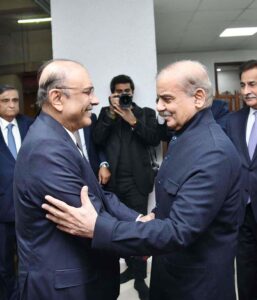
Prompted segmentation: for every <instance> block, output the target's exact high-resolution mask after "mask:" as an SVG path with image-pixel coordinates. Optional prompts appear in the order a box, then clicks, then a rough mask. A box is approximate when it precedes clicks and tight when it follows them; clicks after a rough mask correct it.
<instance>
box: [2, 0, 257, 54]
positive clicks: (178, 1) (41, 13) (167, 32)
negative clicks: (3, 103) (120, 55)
mask: <svg viewBox="0 0 257 300" xmlns="http://www.w3.org/2000/svg"><path fill="white" fill-rule="evenodd" d="M49 2H50V0H12V1H10V0H1V1H0V39H1V35H6V34H9V33H10V32H12V31H13V30H17V23H16V22H17V19H18V18H26V17H35V16H37V17H45V16H48V13H47V9H46V8H47V7H48V9H49V6H50V5H49ZM154 7H155V22H156V41H157V52H158V54H165V53H176V52H196V51H197V52H198V51H219V50H236V49H245V50H250V49H257V34H255V35H254V36H251V37H233V38H220V37H219V34H220V33H221V32H222V31H223V30H224V29H225V28H227V27H239V26H242V27H249V26H257V0H154ZM21 26H26V25H21ZM27 26H28V25H27ZM29 26H30V27H29V28H30V29H31V30H37V29H42V28H49V29H50V24H40V25H39V24H37V25H29Z"/></svg>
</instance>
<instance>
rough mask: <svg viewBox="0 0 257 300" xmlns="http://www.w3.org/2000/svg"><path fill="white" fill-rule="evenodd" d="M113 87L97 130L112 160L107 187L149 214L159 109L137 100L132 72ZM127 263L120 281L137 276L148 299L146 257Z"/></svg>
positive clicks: (116, 80) (97, 137)
mask: <svg viewBox="0 0 257 300" xmlns="http://www.w3.org/2000/svg"><path fill="white" fill-rule="evenodd" d="M110 89H111V95H110V97H109V103H110V105H109V106H108V107H103V108H102V110H101V112H100V115H99V118H98V120H97V122H96V125H95V128H94V132H93V139H94V142H95V144H97V145H99V146H102V147H104V151H105V154H106V157H107V160H108V162H109V164H110V171H111V174H112V176H111V179H110V181H109V182H108V184H107V186H106V189H107V190H108V191H111V192H114V193H115V194H116V195H117V196H118V198H119V199H120V200H121V201H122V202H123V203H124V204H126V205H127V206H128V207H130V208H133V209H134V210H136V211H138V212H139V213H142V214H144V215H145V214H147V203H148V195H149V193H150V192H151V191H152V189H153V178H154V175H153V170H152V168H151V163H150V156H149V151H148V149H149V146H157V145H158V144H159V137H158V134H157V121H156V115H155V111H154V110H153V109H150V108H140V107H139V106H137V105H136V104H135V103H134V102H133V94H134V89H135V86H134V82H133V81H132V79H131V78H130V77H129V76H126V75H118V76H116V77H114V78H113V79H112V81H111V83H110ZM126 263H127V265H128V268H127V269H126V270H125V272H124V273H122V274H121V278H120V282H121V283H125V282H127V281H128V280H130V279H133V278H135V283H134V287H135V289H136V290H137V291H138V293H139V297H140V299H148V288H147V286H146V284H145V281H144V278H145V277H146V261H144V260H143V259H142V258H141V257H130V258H126Z"/></svg>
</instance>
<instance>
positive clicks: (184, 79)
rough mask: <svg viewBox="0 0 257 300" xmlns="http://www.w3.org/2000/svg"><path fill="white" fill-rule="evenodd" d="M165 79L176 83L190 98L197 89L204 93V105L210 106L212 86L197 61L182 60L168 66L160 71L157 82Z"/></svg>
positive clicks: (202, 66) (204, 69)
mask: <svg viewBox="0 0 257 300" xmlns="http://www.w3.org/2000/svg"><path fill="white" fill-rule="evenodd" d="M163 78H165V79H166V80H170V81H171V82H174V81H176V82H177V84H178V85H179V86H181V88H182V90H184V92H185V93H187V94H188V95H189V96H192V95H193V94H194V93H195V91H196V90H197V89H198V88H202V89H203V90H204V91H205V93H206V105H205V107H207V106H211V105H212V98H213V96H212V93H213V92H212V85H211V82H210V79H209V76H208V73H207V70H206V68H205V66H204V65H202V64H201V63H199V62H197V61H191V60H182V61H178V62H175V63H173V64H171V65H168V66H167V67H165V68H164V69H162V70H161V71H160V73H159V74H158V76H157V81H158V80H161V79H163Z"/></svg>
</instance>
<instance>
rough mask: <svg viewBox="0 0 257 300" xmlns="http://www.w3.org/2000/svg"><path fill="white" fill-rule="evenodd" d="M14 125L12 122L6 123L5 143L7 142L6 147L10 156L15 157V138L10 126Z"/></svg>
mask: <svg viewBox="0 0 257 300" xmlns="http://www.w3.org/2000/svg"><path fill="white" fill-rule="evenodd" d="M13 126H14V125H13V124H12V123H10V124H8V125H7V130H8V132H7V144H8V148H9V149H10V151H11V153H12V156H13V157H14V158H15V159H16V158H17V148H16V144H15V139H14V136H13V133H12V127H13Z"/></svg>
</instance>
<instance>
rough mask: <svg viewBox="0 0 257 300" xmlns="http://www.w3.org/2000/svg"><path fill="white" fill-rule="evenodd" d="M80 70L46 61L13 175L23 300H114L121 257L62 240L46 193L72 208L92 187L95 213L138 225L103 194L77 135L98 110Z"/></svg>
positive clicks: (128, 212) (68, 63) (81, 242)
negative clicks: (36, 110) (49, 215)
mask: <svg viewBox="0 0 257 300" xmlns="http://www.w3.org/2000/svg"><path fill="white" fill-rule="evenodd" d="M93 91H94V89H93V86H92V82H91V79H90V77H89V75H88V73H87V71H86V70H85V68H84V67H83V66H82V65H81V64H79V63H77V62H73V61H70V60H54V61H50V62H48V63H46V64H45V65H44V66H43V67H42V70H41V72H40V77H39V90H38V104H39V106H40V107H41V108H42V109H41V113H40V114H39V116H38V117H37V119H36V120H35V122H34V124H33V125H32V126H31V128H30V131H29V133H28V135H27V137H26V140H25V141H24V143H23V146H22V147H21V150H20V153H19V156H18V159H17V162H16V168H15V175H14V203H15V212H16V229H17V241H18V252H19V287H20V293H21V299H23V300H35V299H48V300H59V299H62V300H70V299H76V300H91V299H94V300H106V299H108V300H115V299H117V297H118V294H119V259H118V256H116V255H112V254H108V253H105V252H103V251H97V250H96V251H94V250H92V248H91V241H90V240H89V239H82V238H76V237H72V236H69V235H67V234H63V233H62V232H61V231H59V230H58V229H57V228H56V226H55V225H54V224H53V223H52V222H49V221H48V220H47V219H45V217H44V211H43V210H42V208H41V205H42V202H43V200H44V196H45V194H46V193H49V192H51V193H52V194H54V195H55V196H56V197H62V198H64V199H65V200H66V202H67V203H68V204H70V205H72V206H74V207H76V206H79V205H80V189H81V187H82V186H83V185H84V184H87V185H88V187H89V194H90V195H91V197H92V201H93V202H94V205H95V208H96V211H97V212H98V213H99V214H101V215H105V216H107V215H109V214H108V212H109V213H110V214H111V215H113V216H115V218H117V219H123V218H125V219H127V220H131V221H132V220H133V221H135V220H136V218H137V217H138V213H136V212H134V211H132V210H130V209H128V208H127V207H125V205H123V204H121V203H120V202H119V201H118V199H117V198H116V197H115V196H114V195H112V194H110V193H105V194H104V192H103V191H102V189H101V187H100V185H99V183H98V181H97V179H96V177H95V175H94V173H93V171H92V169H91V167H90V165H89V163H88V161H87V159H86V158H85V157H84V156H83V153H82V151H81V149H80V148H79V147H78V142H77V140H76V136H75V135H74V133H75V132H76V131H77V130H78V129H79V128H83V127H85V126H90V124H91V110H92V108H93V106H94V105H96V104H98V99H97V98H96V96H95V95H94V92H93Z"/></svg>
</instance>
